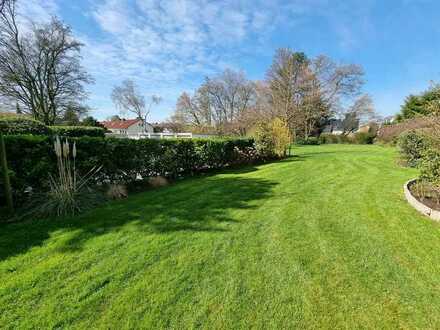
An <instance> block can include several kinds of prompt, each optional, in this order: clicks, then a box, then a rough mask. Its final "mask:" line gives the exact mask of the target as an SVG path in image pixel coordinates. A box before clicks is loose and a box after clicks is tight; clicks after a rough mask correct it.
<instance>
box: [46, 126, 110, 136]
mask: <svg viewBox="0 0 440 330" xmlns="http://www.w3.org/2000/svg"><path fill="white" fill-rule="evenodd" d="M49 130H50V133H51V134H52V135H58V136H63V137H81V136H90V137H104V136H105V130H104V129H103V128H101V127H89V126H49Z"/></svg>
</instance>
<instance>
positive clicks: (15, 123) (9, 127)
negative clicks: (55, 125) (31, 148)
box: [0, 116, 49, 135]
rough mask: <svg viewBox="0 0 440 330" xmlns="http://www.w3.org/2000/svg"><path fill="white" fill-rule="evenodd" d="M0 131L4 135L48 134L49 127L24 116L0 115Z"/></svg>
mask: <svg viewBox="0 0 440 330" xmlns="http://www.w3.org/2000/svg"><path fill="white" fill-rule="evenodd" d="M0 131H1V132H2V133H3V134H5V135H19V134H32V135H47V134H49V129H48V128H47V126H46V125H44V124H43V123H42V122H40V121H37V120H33V119H30V118H27V117H24V116H0Z"/></svg>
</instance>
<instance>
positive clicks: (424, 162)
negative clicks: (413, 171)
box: [419, 147, 440, 190]
mask: <svg viewBox="0 0 440 330" xmlns="http://www.w3.org/2000/svg"><path fill="white" fill-rule="evenodd" d="M419 168H420V179H421V180H422V181H425V182H429V183H431V184H432V185H433V186H434V187H435V188H436V189H437V190H440V150H439V149H438V148H434V147H429V148H426V149H425V150H424V151H423V156H422V158H421V160H420V162H419Z"/></svg>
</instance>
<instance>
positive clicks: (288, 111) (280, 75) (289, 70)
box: [266, 48, 309, 130]
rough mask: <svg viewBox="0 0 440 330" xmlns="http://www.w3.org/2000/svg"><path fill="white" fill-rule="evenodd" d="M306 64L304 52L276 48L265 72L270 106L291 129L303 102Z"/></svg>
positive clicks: (294, 124)
mask: <svg viewBox="0 0 440 330" xmlns="http://www.w3.org/2000/svg"><path fill="white" fill-rule="evenodd" d="M308 64H309V61H308V59H307V57H306V55H305V54H304V53H295V52H293V51H292V50H291V49H288V48H281V49H278V50H277V52H276V54H275V57H274V59H273V62H272V65H271V67H270V68H269V70H268V72H267V74H266V79H267V81H268V85H269V86H270V90H271V97H272V106H273V108H274V110H275V112H276V113H277V115H278V116H279V117H280V118H283V119H284V120H285V121H286V122H287V123H288V125H289V127H290V128H291V129H293V130H294V129H295V126H296V123H295V119H296V117H297V114H298V110H299V107H300V105H301V104H302V102H303V97H304V92H305V84H306V80H307V79H308V74H307V68H308Z"/></svg>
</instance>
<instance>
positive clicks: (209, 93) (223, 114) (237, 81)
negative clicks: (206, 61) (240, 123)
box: [200, 69, 255, 134]
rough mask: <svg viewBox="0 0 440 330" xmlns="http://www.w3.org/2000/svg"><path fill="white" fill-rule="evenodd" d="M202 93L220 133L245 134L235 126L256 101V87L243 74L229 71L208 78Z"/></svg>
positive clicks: (201, 90)
mask: <svg viewBox="0 0 440 330" xmlns="http://www.w3.org/2000/svg"><path fill="white" fill-rule="evenodd" d="M200 93H201V95H204V96H206V98H207V99H206V100H205V102H207V103H208V105H209V108H210V113H211V116H212V121H213V123H214V125H215V126H216V128H217V129H218V130H219V131H222V132H227V131H229V130H234V131H236V132H235V133H239V134H244V133H245V132H244V131H243V130H242V128H241V127H237V126H235V125H234V124H236V123H237V119H238V118H240V117H241V116H242V115H243V113H244V112H245V111H246V110H247V109H248V108H249V107H250V106H251V103H252V102H253V101H254V100H255V85H254V83H253V82H252V81H250V80H248V79H247V78H246V77H245V75H244V73H243V72H235V71H232V70H229V69H227V70H225V71H224V72H223V73H221V74H220V75H218V76H216V77H213V78H207V79H206V81H205V83H204V84H203V85H202V87H201V89H200ZM234 126H235V127H234Z"/></svg>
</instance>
